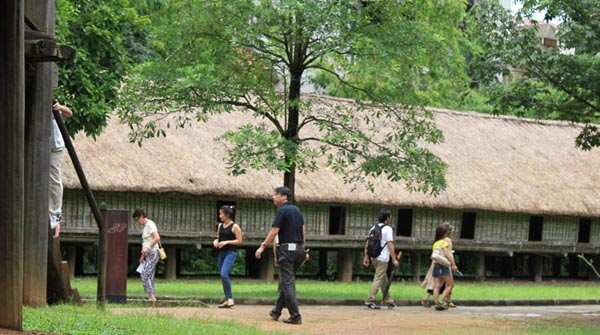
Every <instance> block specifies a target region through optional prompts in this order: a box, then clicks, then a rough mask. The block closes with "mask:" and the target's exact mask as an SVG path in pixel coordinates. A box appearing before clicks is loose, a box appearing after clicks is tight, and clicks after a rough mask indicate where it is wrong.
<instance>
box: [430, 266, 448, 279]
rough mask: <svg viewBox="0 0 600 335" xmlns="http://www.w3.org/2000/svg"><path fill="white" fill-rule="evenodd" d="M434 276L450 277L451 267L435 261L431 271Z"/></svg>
mask: <svg viewBox="0 0 600 335" xmlns="http://www.w3.org/2000/svg"><path fill="white" fill-rule="evenodd" d="M431 275H432V277H433V278H439V277H448V276H449V275H450V268H449V267H447V266H443V265H439V264H437V263H433V272H432V273H431Z"/></svg>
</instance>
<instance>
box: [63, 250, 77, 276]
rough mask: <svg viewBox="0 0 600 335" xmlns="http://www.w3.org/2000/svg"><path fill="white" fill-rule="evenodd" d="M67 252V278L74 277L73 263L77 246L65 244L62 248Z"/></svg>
mask: <svg viewBox="0 0 600 335" xmlns="http://www.w3.org/2000/svg"><path fill="white" fill-rule="evenodd" d="M64 247H65V249H66V252H67V257H66V259H67V263H68V264H69V277H70V278H73V277H75V263H77V246H76V245H75V244H67V245H66V246H64Z"/></svg>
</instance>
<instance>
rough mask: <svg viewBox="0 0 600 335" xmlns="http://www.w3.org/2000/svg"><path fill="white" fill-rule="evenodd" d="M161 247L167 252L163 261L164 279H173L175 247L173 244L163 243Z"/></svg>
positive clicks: (175, 263)
mask: <svg viewBox="0 0 600 335" xmlns="http://www.w3.org/2000/svg"><path fill="white" fill-rule="evenodd" d="M163 248H165V251H166V252H167V259H166V261H165V262H166V263H165V279H167V280H175V279H177V260H178V259H177V258H178V257H177V247H176V246H174V245H165V244H163Z"/></svg>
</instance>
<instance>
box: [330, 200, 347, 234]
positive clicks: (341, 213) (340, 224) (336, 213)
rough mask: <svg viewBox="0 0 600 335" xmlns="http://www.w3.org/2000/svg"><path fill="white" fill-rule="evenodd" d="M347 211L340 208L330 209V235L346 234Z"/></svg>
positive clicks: (333, 207)
mask: <svg viewBox="0 0 600 335" xmlns="http://www.w3.org/2000/svg"><path fill="white" fill-rule="evenodd" d="M345 222H346V209H345V208H344V207H340V206H331V207H329V235H344V234H345V233H346V224H345Z"/></svg>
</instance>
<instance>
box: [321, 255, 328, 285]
mask: <svg viewBox="0 0 600 335" xmlns="http://www.w3.org/2000/svg"><path fill="white" fill-rule="evenodd" d="M319 279H321V280H327V279H329V277H328V276H327V250H325V249H322V250H319Z"/></svg>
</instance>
